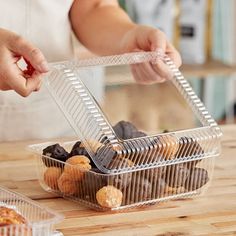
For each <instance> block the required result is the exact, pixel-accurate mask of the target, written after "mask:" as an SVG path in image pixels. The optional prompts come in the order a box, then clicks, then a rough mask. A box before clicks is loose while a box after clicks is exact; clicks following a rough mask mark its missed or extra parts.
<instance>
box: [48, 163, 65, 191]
mask: <svg viewBox="0 0 236 236" xmlns="http://www.w3.org/2000/svg"><path fill="white" fill-rule="evenodd" d="M61 174H62V169H61V168H57V167H49V168H47V170H46V171H45V172H44V182H45V183H46V184H47V185H48V186H49V187H50V188H51V189H54V190H58V184H57V181H58V179H59V178H60V176H61Z"/></svg>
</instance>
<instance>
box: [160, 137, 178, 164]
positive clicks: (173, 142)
mask: <svg viewBox="0 0 236 236" xmlns="http://www.w3.org/2000/svg"><path fill="white" fill-rule="evenodd" d="M158 142H159V143H158V147H159V149H161V150H159V153H160V154H161V156H162V157H163V158H164V159H165V160H170V159H174V158H175V154H176V153H177V151H178V149H179V142H178V139H177V138H176V137H175V136H173V135H164V136H160V137H159V138H158Z"/></svg>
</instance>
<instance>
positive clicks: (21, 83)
mask: <svg viewBox="0 0 236 236" xmlns="http://www.w3.org/2000/svg"><path fill="white" fill-rule="evenodd" d="M16 67H17V66H16ZM6 78H7V84H8V85H11V88H12V89H13V90H15V91H16V92H17V93H18V94H20V95H21V96H23V97H27V96H29V95H30V93H32V92H33V91H34V90H35V89H37V88H38V86H39V84H40V82H41V74H40V73H38V72H37V71H35V72H34V73H33V75H32V77H29V78H25V77H24V76H23V73H22V72H21V70H20V69H19V68H18V71H17V68H14V69H13V68H10V69H9V70H8V72H7V74H6Z"/></svg>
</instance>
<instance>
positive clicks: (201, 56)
mask: <svg viewBox="0 0 236 236" xmlns="http://www.w3.org/2000/svg"><path fill="white" fill-rule="evenodd" d="M207 6H208V1H206V0H180V4H179V8H180V15H179V27H180V38H179V50H180V53H181V55H182V59H183V62H184V63H185V64H202V63H204V62H205V61H206V58H207V55H206V43H207V42H206V33H207V30H208V29H207Z"/></svg>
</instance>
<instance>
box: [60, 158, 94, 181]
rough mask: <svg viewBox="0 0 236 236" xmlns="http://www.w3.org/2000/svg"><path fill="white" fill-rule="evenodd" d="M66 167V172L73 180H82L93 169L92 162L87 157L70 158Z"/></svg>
mask: <svg viewBox="0 0 236 236" xmlns="http://www.w3.org/2000/svg"><path fill="white" fill-rule="evenodd" d="M66 163H67V164H68V165H65V167H64V172H65V173H67V174H69V175H70V177H71V178H72V179H73V180H77V181H78V180H81V179H82V177H83V176H84V173H85V172H86V171H89V170H90V169H91V168H92V167H91V165H90V160H89V159H88V157H86V156H73V157H70V158H69V159H68V160H67V161H66Z"/></svg>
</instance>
